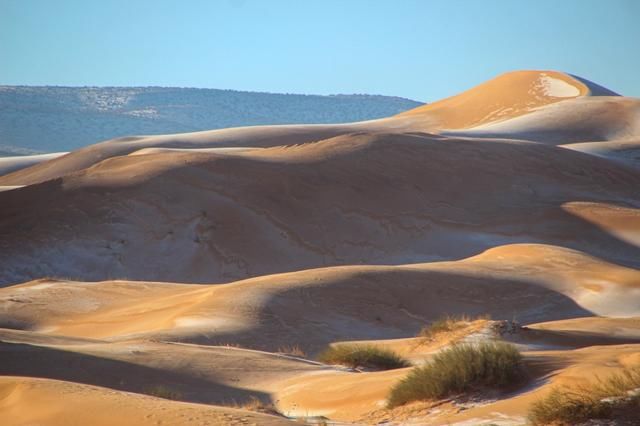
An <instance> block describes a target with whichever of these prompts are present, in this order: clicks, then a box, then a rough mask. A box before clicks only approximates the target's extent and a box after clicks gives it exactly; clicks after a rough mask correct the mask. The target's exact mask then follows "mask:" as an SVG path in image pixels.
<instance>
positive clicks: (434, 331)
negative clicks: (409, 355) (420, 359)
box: [418, 315, 489, 339]
mask: <svg viewBox="0 0 640 426" xmlns="http://www.w3.org/2000/svg"><path fill="white" fill-rule="evenodd" d="M481 319H489V316H488V315H483V316H477V317H469V316H467V315H458V316H455V315H447V316H445V317H442V318H438V319H437V320H435V321H433V322H432V323H431V324H429V325H427V326H425V327H423V328H422V330H420V332H419V333H418V337H425V338H427V339H433V338H434V337H435V336H437V335H438V334H440V333H446V332H451V331H455V330H459V329H461V328H464V327H466V326H467V325H469V323H471V322H473V321H476V320H481Z"/></svg>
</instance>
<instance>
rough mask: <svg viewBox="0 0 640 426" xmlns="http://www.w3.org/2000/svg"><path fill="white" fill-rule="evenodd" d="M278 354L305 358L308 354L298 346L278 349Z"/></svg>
mask: <svg viewBox="0 0 640 426" xmlns="http://www.w3.org/2000/svg"><path fill="white" fill-rule="evenodd" d="M278 353H281V354H285V355H292V356H297V357H300V358H305V357H306V356H307V354H306V352H305V351H303V350H302V348H301V347H300V346H298V345H286V346H281V347H279V348H278Z"/></svg>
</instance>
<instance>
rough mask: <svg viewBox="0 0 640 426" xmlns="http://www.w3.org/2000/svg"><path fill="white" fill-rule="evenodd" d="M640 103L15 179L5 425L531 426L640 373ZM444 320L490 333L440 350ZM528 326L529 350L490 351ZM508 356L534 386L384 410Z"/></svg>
mask: <svg viewBox="0 0 640 426" xmlns="http://www.w3.org/2000/svg"><path fill="white" fill-rule="evenodd" d="M639 151H640V100H638V99H633V98H627V97H624V96H620V95H617V94H615V93H613V92H611V91H609V90H607V89H605V88H602V87H600V86H598V85H596V84H594V83H591V82H589V81H587V80H584V79H582V78H579V77H575V76H571V75H569V74H564V73H560V72H554V71H520V72H513V73H507V74H504V75H502V76H499V77H497V78H495V79H493V80H491V81H489V82H486V83H484V84H482V85H480V86H478V87H475V88H472V89H470V90H468V91H466V92H464V93H462V94H459V95H456V96H453V97H451V98H447V99H444V100H442V101H439V102H435V103H433V104H428V105H425V106H421V107H419V108H416V109H415V110H411V111H407V112H405V113H402V114H400V115H398V116H395V117H389V118H386V119H381V120H374V121H370V122H361V123H352V124H340V125H295V126H258V127H246V128H236V129H224V130H215V131H208V132H198V133H191V134H176V135H165V136H132V137H129V138H120V139H117V140H112V141H106V142H102V143H99V144H96V145H91V146H87V147H85V148H82V149H79V150H77V151H73V152H71V153H69V154H67V155H64V156H60V157H57V158H54V159H48V160H46V161H42V162H39V163H37V164H34V165H31V166H29V167H24V168H21V169H20V170H15V171H12V172H9V173H6V174H2V175H1V176H0V188H5V189H6V190H4V191H1V192H0V258H1V259H2V267H1V268H0V287H1V288H0V423H2V424H8V425H30V424H44V425H69V424H104V425H107V424H121V425H125V426H126V425H138V424H145V425H146V424H149V425H151V424H165V425H166V424H169V425H173V424H175V425H181V424H212V425H217V424H221V425H226V424H229V425H232V424H257V425H279V424H296V423H295V422H296V421H298V422H307V423H314V422H316V423H317V422H319V421H327V422H329V424H331V422H337V423H336V424H343V423H346V424H380V423H383V424H388V425H400V424H409V425H443V424H459V425H474V424H505V425H506V424H510V425H511V424H525V423H526V415H527V410H528V408H529V406H530V404H531V403H532V402H533V401H536V400H537V399H539V398H540V397H542V396H544V395H545V394H547V393H548V392H549V391H550V390H551V389H552V388H554V387H555V386H558V385H561V384H563V385H575V384H580V383H586V381H588V380H590V379H593V378H595V377H606V376H607V375H609V374H612V373H615V372H618V371H621V369H622V368H624V367H628V366H633V365H640V192H638V188H640V163H639V162H638V156H637V155H636V154H637V152H639ZM447 315H467V316H469V317H471V318H476V317H478V318H481V319H477V320H471V321H470V323H469V324H468V325H467V326H465V327H463V328H461V329H459V330H455V331H452V332H448V333H445V334H443V335H440V336H438V338H437V339H433V340H425V338H423V337H417V335H418V334H419V332H420V330H421V329H422V327H424V326H425V325H428V324H429V323H431V322H433V321H434V320H437V319H438V318H441V317H443V316H447ZM501 321H512V322H514V321H515V323H517V324H519V326H518V328H517V330H516V332H513V333H508V334H502V333H496V331H495V330H496V329H495V327H496V324H502V322H501ZM491 340H504V341H507V342H511V343H513V344H515V345H516V346H517V347H518V349H519V350H520V351H521V352H522V354H523V355H524V358H525V360H526V362H527V365H529V366H530V377H529V381H528V382H527V384H526V386H524V387H522V388H520V389H518V390H516V391H513V392H508V393H490V394H488V395H485V397H484V398H476V399H473V400H472V401H463V400H460V399H456V398H452V399H449V400H444V401H424V402H418V403H413V404H409V405H407V406H403V407H399V408H395V409H392V410H390V409H387V408H386V399H387V396H388V393H389V390H390V389H391V388H392V387H393V386H394V385H395V384H396V383H397V382H398V381H400V380H401V379H402V378H404V377H405V376H406V375H407V373H408V371H409V370H410V368H413V367H407V368H402V369H397V370H390V371H368V370H358V369H351V368H347V367H343V366H334V365H325V364H323V363H321V362H319V361H317V359H318V354H320V353H321V352H322V351H323V350H324V349H326V348H327V347H329V346H336V345H338V346H339V345H341V344H347V343H349V344H356V345H364V344H367V345H371V344H373V345H377V346H380V347H385V348H388V349H391V350H394V351H395V352H397V353H398V354H401V355H403V356H405V357H406V358H407V359H408V360H409V361H410V363H411V364H412V365H413V366H417V365H422V364H425V363H428V362H429V360H430V358H431V357H432V356H433V355H434V354H436V353H438V352H439V351H442V350H444V349H446V348H448V347H450V346H451V345H454V344H456V343H459V342H472V343H473V342H480V341H491Z"/></svg>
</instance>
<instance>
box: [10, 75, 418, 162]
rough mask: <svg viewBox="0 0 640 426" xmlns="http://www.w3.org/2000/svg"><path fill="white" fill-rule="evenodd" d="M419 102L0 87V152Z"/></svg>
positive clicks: (370, 113)
mask: <svg viewBox="0 0 640 426" xmlns="http://www.w3.org/2000/svg"><path fill="white" fill-rule="evenodd" d="M419 105H421V103H420V102H416V101H412V100H409V99H404V98H398V97H391V96H379V95H331V96H318V95H292V94H277V93H259V92H240V91H233V90H218V89H193V88H177V87H52V86H43V87H31V86H0V153H2V155H7V154H8V155H24V154H28V153H32V152H25V149H27V150H35V151H40V152H53V151H69V150H72V149H75V148H79V147H81V146H85V145H90V144H92V143H95V142H99V141H102V140H107V139H113V138H116V137H120V136H128V135H152V134H164V133H181V132H194V131H199V130H211V129H220V128H226V127H238V126H252V125H259V124H284V123H341V122H352V121H361V120H371V119H375V118H381V117H387V116H389V115H393V114H397V113H399V112H402V111H405V110H408V109H410V108H414V107H417V106H419Z"/></svg>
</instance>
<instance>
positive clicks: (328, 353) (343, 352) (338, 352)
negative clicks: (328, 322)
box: [318, 344, 411, 370]
mask: <svg viewBox="0 0 640 426" xmlns="http://www.w3.org/2000/svg"><path fill="white" fill-rule="evenodd" d="M318 360H319V361H320V362H323V363H325V364H339V365H346V366H348V367H352V368H357V367H364V368H371V369H376V370H393V369H395V368H404V367H409V366H411V363H409V361H407V360H406V359H404V358H403V357H401V356H400V355H398V354H396V353H395V352H393V351H390V350H387V349H383V348H379V347H377V346H374V345H348V344H344V345H336V346H330V347H329V348H328V349H327V350H325V351H324V352H322V353H321V354H320V355H319V356H318Z"/></svg>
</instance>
